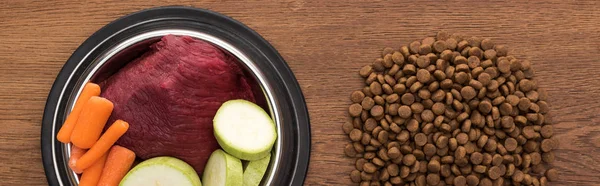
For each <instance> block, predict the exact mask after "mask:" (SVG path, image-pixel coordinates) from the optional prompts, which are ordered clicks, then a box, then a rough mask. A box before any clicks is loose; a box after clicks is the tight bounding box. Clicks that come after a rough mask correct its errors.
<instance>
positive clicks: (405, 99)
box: [400, 93, 415, 105]
mask: <svg viewBox="0 0 600 186" xmlns="http://www.w3.org/2000/svg"><path fill="white" fill-rule="evenodd" d="M400 101H401V102H402V104H404V105H411V104H413V103H414V102H415V96H414V95H413V94H411V93H407V94H404V95H402V97H401V98H400Z"/></svg>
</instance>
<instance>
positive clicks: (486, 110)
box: [478, 100, 492, 114]
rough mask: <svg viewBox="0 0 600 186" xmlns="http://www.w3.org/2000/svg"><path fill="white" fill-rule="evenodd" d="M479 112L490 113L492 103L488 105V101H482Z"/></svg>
mask: <svg viewBox="0 0 600 186" xmlns="http://www.w3.org/2000/svg"><path fill="white" fill-rule="evenodd" d="M478 108H479V112H481V113H482V114H488V113H490V111H492V103H490V101H487V100H483V101H481V102H480V103H479V107H478Z"/></svg>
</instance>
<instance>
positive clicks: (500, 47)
mask: <svg viewBox="0 0 600 186" xmlns="http://www.w3.org/2000/svg"><path fill="white" fill-rule="evenodd" d="M494 49H496V52H497V53H498V56H506V55H507V54H508V48H507V47H506V46H505V45H495V46H494Z"/></svg>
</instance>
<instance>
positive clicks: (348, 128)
mask: <svg viewBox="0 0 600 186" xmlns="http://www.w3.org/2000/svg"><path fill="white" fill-rule="evenodd" d="M359 120H360V119H359ZM352 129H354V125H353V124H352V123H350V122H345V123H344V124H342V130H344V133H345V134H350V132H351V131H352Z"/></svg>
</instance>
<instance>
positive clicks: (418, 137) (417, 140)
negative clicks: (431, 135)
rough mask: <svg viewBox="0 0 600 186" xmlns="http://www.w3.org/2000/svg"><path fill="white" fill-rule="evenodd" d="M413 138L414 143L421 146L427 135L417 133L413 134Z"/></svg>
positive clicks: (424, 142) (425, 141)
mask: <svg viewBox="0 0 600 186" xmlns="http://www.w3.org/2000/svg"><path fill="white" fill-rule="evenodd" d="M414 140H415V144H416V145H418V146H423V145H425V144H426V143H427V135H425V134H423V133H418V134H416V135H415V137H414Z"/></svg>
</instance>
